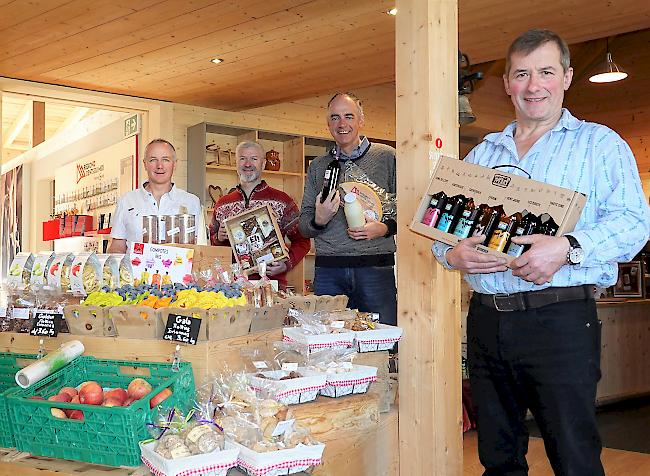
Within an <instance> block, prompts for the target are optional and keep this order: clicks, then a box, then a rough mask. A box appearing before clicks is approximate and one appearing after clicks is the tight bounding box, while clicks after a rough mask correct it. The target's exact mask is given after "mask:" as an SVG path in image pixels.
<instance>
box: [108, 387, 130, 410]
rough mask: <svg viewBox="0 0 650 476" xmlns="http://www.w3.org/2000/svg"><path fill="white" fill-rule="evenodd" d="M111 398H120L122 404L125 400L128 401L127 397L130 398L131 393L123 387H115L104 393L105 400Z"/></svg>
mask: <svg viewBox="0 0 650 476" xmlns="http://www.w3.org/2000/svg"><path fill="white" fill-rule="evenodd" d="M109 398H112V399H115V400H119V401H120V406H121V405H124V402H125V401H126V399H127V398H129V395H128V394H127V393H126V390H124V389H123V388H114V389H113V390H109V391H108V392H106V393H105V394H104V399H105V400H108V399H109Z"/></svg>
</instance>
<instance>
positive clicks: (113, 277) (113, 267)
mask: <svg viewBox="0 0 650 476" xmlns="http://www.w3.org/2000/svg"><path fill="white" fill-rule="evenodd" d="M96 256H97V260H98V261H99V265H100V266H101V269H102V283H101V287H102V290H104V291H111V290H113V289H115V288H118V287H120V261H121V258H120V255H114V254H97V255H96Z"/></svg>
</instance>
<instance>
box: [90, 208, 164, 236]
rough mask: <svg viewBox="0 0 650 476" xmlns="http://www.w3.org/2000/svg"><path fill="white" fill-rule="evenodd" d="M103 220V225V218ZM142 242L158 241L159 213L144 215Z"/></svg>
mask: <svg viewBox="0 0 650 476" xmlns="http://www.w3.org/2000/svg"><path fill="white" fill-rule="evenodd" d="M102 215H103V214H102ZM101 222H102V226H103V225H104V220H103V218H102V220H101ZM142 242H143V243H158V215H145V216H143V217H142Z"/></svg>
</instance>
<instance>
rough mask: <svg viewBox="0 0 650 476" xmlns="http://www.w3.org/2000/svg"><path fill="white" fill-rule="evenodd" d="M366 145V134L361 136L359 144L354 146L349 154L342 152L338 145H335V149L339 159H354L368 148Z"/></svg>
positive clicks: (368, 145)
mask: <svg viewBox="0 0 650 476" xmlns="http://www.w3.org/2000/svg"><path fill="white" fill-rule="evenodd" d="M368 147H370V141H369V140H368V138H367V137H366V136H363V137H362V138H361V141H360V142H359V145H358V146H356V148H355V149H354V150H353V151H352V153H351V154H350V155H347V154H346V153H345V152H343V151H342V150H341V148H340V147H339V146H338V145H337V146H336V151H337V152H338V155H339V160H355V159H358V158H359V157H361V156H362V155H363V154H365V153H366V151H367V150H368Z"/></svg>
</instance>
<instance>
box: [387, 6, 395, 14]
mask: <svg viewBox="0 0 650 476" xmlns="http://www.w3.org/2000/svg"><path fill="white" fill-rule="evenodd" d="M386 13H387V14H388V15H393V16H395V15H397V8H395V7H393V8H391V9H390V10H386Z"/></svg>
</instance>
